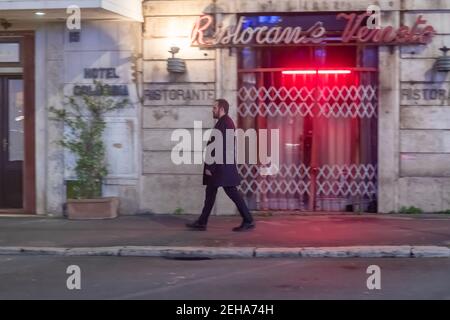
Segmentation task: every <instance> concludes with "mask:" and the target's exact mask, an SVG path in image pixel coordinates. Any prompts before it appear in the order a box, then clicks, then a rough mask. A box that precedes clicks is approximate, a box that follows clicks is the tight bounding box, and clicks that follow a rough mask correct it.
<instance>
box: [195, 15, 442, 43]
mask: <svg viewBox="0 0 450 320" xmlns="http://www.w3.org/2000/svg"><path fill="white" fill-rule="evenodd" d="M369 16H370V14H368V13H361V14H355V13H339V14H338V15H337V16H336V19H337V20H344V21H345V23H346V24H345V29H344V31H343V32H342V34H341V36H340V37H338V39H339V42H340V43H350V44H351V43H354V44H375V45H411V44H426V43H428V42H430V41H431V39H432V38H433V36H434V35H435V34H436V31H435V29H434V28H433V27H432V26H431V25H426V23H427V21H426V20H424V19H423V18H422V16H418V17H417V18H416V21H415V23H414V25H413V26H411V27H409V26H400V27H399V28H394V27H392V26H385V27H380V28H369V27H368V26H366V25H365V21H366V20H367V18H368V17H369ZM213 22H214V19H213V17H212V16H211V15H203V16H200V17H199V18H198V19H197V21H196V22H195V24H194V27H193V29H192V32H191V45H193V46H200V47H221V46H229V47H232V46H252V45H311V44H319V43H320V44H325V43H327V41H328V40H327V39H326V37H327V30H326V28H325V26H324V23H323V22H322V21H317V22H316V23H314V24H313V25H312V26H309V27H307V28H304V27H302V26H295V27H291V26H288V27H281V26H258V27H246V26H245V17H240V18H239V20H238V23H237V24H236V25H235V26H233V25H232V26H227V27H219V28H218V30H217V31H215V32H214V33H213V34H212V35H210V34H211V28H213V25H214V23H213Z"/></svg>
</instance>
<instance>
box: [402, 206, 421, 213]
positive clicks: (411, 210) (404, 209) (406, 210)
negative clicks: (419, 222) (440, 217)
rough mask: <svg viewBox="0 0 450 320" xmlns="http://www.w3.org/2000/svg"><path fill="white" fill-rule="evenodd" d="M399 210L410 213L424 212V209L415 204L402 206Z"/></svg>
mask: <svg viewBox="0 0 450 320" xmlns="http://www.w3.org/2000/svg"><path fill="white" fill-rule="evenodd" d="M399 212H400V213H409V214H417V213H423V211H422V209H420V208H416V207H414V206H410V207H401V208H400V211H399Z"/></svg>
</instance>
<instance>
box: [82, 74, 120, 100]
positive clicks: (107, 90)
mask: <svg viewBox="0 0 450 320" xmlns="http://www.w3.org/2000/svg"><path fill="white" fill-rule="evenodd" d="M119 78H120V77H119V76H118V75H117V72H116V68H85V69H84V79H92V80H98V79H105V80H109V79H119ZM73 94H74V95H75V96H81V95H87V96H113V97H114V96H129V92H128V87H127V85H123V84H102V85H76V86H74V88H73Z"/></svg>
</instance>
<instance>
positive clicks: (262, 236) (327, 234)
mask: <svg viewBox="0 0 450 320" xmlns="http://www.w3.org/2000/svg"><path fill="white" fill-rule="evenodd" d="M195 218H196V217H195V216H189V215H142V216H123V217H119V218H117V219H114V220H101V221H99V220H96V221H70V220H66V219H63V218H46V217H36V218H24V217H17V218H16V217H14V218H11V217H0V254H7V253H18V252H20V253H25V252H28V253H33V252H34V253H36V252H38V253H39V252H40V253H42V254H67V253H68V252H71V253H72V254H76V253H77V252H78V253H79V254H83V252H84V254H86V253H89V254H96V252H97V253H98V254H100V253H102V252H103V255H105V254H107V255H127V254H126V253H129V254H131V253H133V252H134V254H135V255H157V256H161V255H164V254H162V253H161V252H165V253H166V254H167V252H169V251H170V252H172V253H174V252H175V253H177V254H181V255H183V254H184V255H186V253H187V255H192V256H193V255H195V254H196V253H197V254H199V252H200V251H201V252H203V255H204V256H206V257H213V256H214V257H215V256H217V255H218V256H220V257H230V256H231V257H234V256H236V257H237V256H239V257H255V256H264V255H266V256H267V255H269V256H271V255H272V256H273V255H278V256H286V255H288V256H298V255H299V256H336V255H337V256H361V254H362V253H361V252H363V253H364V254H366V253H367V252H369V253H370V252H371V253H372V254H381V253H383V252H384V253H383V256H420V253H418V252H419V251H420V252H422V253H423V252H427V250H428V249H429V250H432V251H433V252H438V253H439V256H450V249H449V247H450V215H444V214H443V215H381V214H378V215H317V216H314V215H281V214H280V215H278V214H275V215H273V216H258V215H256V223H257V226H256V229H255V230H253V231H251V232H244V233H235V232H232V231H231V229H232V228H233V227H234V226H236V225H238V224H239V223H240V217H237V216H233V217H230V216H212V217H211V218H210V222H209V225H208V231H206V232H202V231H190V230H187V229H186V228H185V226H184V224H185V223H186V222H187V221H192V220H193V219H195ZM415 247H417V248H416V249H415ZM80 248H87V249H85V251H80ZM105 248H108V250H107V249H105ZM427 248H428V249H427ZM124 249H127V250H124ZM306 249H314V250H315V251H313V252H312V251H308V250H306ZM419 249H420V250H419ZM45 250H47V251H45ZM77 250H78V251H77ZM86 250H88V251H86ZM180 250H181V251H180ZM199 250H200V251H199ZM330 250H331V251H330ZM374 250H375V251H376V252H375V251H374ZM424 250H425V251H424ZM330 252H332V253H330ZM333 252H334V253H333ZM374 252H375V253H374ZM380 252H381V253H380ZM321 253H322V254H321ZM415 253H417V254H415ZM320 254H321V255H320Z"/></svg>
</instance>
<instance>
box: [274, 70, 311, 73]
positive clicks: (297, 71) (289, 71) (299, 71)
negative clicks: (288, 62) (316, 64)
mask: <svg viewBox="0 0 450 320" xmlns="http://www.w3.org/2000/svg"><path fill="white" fill-rule="evenodd" d="M281 73H282V74H316V73H317V70H286V71H281Z"/></svg>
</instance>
